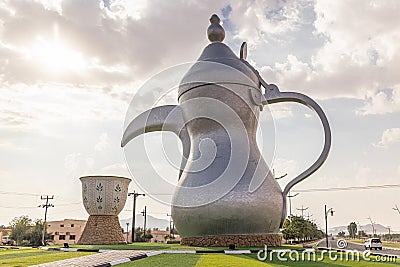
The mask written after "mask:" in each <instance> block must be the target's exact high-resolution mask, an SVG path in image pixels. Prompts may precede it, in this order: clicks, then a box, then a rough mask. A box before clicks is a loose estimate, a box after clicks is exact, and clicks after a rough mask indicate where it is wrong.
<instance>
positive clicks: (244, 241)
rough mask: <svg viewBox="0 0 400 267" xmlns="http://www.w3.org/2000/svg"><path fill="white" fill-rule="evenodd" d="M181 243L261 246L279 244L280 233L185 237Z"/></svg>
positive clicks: (210, 245)
mask: <svg viewBox="0 0 400 267" xmlns="http://www.w3.org/2000/svg"><path fill="white" fill-rule="evenodd" d="M181 244H182V245H187V246H197V247H229V245H235V246H236V247H263V246H264V245H267V246H276V247H277V246H281V245H282V235H281V234H252V235H219V236H218V235H217V236H203V237H185V238H182V240H181Z"/></svg>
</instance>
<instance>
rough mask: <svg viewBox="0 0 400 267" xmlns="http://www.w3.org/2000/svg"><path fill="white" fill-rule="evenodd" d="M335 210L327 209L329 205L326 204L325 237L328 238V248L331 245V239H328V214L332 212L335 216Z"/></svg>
mask: <svg viewBox="0 0 400 267" xmlns="http://www.w3.org/2000/svg"><path fill="white" fill-rule="evenodd" d="M333 212H334V210H333V209H332V208H329V209H328V210H327V207H326V205H325V238H326V248H328V247H329V240H328V214H329V213H330V214H331V216H333Z"/></svg>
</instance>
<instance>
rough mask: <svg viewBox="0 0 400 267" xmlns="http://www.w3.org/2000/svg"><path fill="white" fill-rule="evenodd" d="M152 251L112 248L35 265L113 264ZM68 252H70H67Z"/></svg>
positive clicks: (67, 266) (66, 266)
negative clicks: (106, 250)
mask: <svg viewBox="0 0 400 267" xmlns="http://www.w3.org/2000/svg"><path fill="white" fill-rule="evenodd" d="M149 252H150V251H140V250H112V251H108V252H102V253H97V254H93V255H88V256H83V257H78V258H73V259H67V260H61V261H54V262H49V263H44V264H39V265H35V267H93V266H100V265H102V264H107V263H110V262H112V263H113V264H112V265H115V264H117V263H123V262H128V261H130V260H129V258H132V257H135V258H136V257H140V256H145V255H146V253H149ZM65 253H68V252H65Z"/></svg>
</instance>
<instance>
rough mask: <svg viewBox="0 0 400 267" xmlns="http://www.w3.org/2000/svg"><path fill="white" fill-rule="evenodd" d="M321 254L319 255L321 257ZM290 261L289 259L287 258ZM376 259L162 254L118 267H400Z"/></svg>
mask: <svg viewBox="0 0 400 267" xmlns="http://www.w3.org/2000/svg"><path fill="white" fill-rule="evenodd" d="M319 255H320V254H318V256H319ZM335 255H337V253H335ZM286 258H287V259H288V257H286ZM373 260H376V258H374V257H372V258H371V261H364V260H362V259H360V261H356V260H355V261H345V260H343V261H339V260H337V261H333V260H330V259H329V257H328V256H325V257H324V260H323V261H315V262H313V261H290V259H288V261H280V260H278V259H277V258H274V260H273V261H269V260H266V261H264V262H262V261H259V260H258V259H257V254H255V253H253V254H247V255H225V254H206V253H205V254H190V255H188V254H185V255H184V254H162V255H157V256H153V257H149V258H144V259H140V260H136V261H132V262H128V263H124V264H121V265H118V266H121V267H130V266H143V267H146V266H151V267H156V266H183V267H186V266H188V267H190V266H196V267H201V266H210V267H224V266H234V267H240V266H274V267H275V266H276V267H277V266H279V267H283V266H293V267H297V266H298V267H303V266H304V267H319V266H322V267H324V266H326V267H334V266H336V267H339V266H355V267H383V266H393V267H395V266H400V261H399V260H397V263H379V262H373Z"/></svg>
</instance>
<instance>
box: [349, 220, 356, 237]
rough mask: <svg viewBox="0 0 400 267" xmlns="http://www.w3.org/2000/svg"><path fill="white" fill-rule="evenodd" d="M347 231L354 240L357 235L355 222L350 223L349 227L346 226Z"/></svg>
mask: <svg viewBox="0 0 400 267" xmlns="http://www.w3.org/2000/svg"><path fill="white" fill-rule="evenodd" d="M347 231H349V235H350V237H351V238H355V237H356V235H357V224H356V223H355V222H351V223H350V224H349V226H347Z"/></svg>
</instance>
